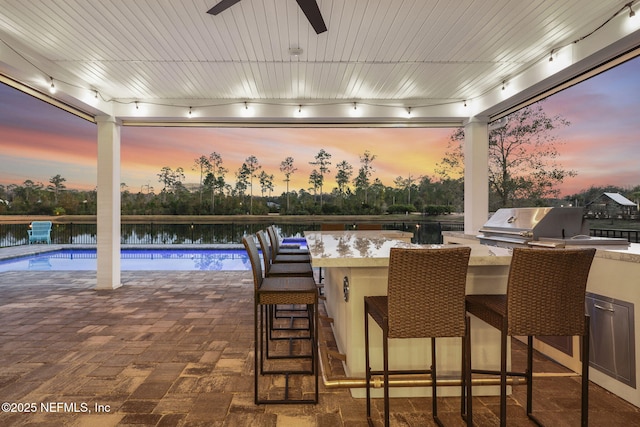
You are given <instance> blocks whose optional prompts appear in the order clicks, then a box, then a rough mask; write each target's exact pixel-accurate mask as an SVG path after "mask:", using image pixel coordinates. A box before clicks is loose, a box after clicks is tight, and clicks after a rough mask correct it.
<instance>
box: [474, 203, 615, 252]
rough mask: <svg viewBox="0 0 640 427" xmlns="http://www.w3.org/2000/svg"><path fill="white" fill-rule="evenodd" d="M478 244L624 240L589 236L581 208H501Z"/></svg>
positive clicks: (550, 244) (546, 244) (587, 243)
mask: <svg viewBox="0 0 640 427" xmlns="http://www.w3.org/2000/svg"><path fill="white" fill-rule="evenodd" d="M480 233H481V234H480V235H478V239H479V240H480V243H483V244H486V245H491V246H501V247H507V248H509V247H525V246H544V247H564V246H572V245H580V246H600V245H624V246H628V242H627V240H625V239H618V238H602V237H592V236H589V235H588V234H589V231H588V230H587V229H586V228H585V227H584V223H583V219H582V208H564V207H562V208H552V207H543V208H504V209H499V210H498V211H496V213H495V214H493V215H492V216H491V218H490V219H489V221H487V222H486V223H485V224H484V226H483V227H482V229H480Z"/></svg>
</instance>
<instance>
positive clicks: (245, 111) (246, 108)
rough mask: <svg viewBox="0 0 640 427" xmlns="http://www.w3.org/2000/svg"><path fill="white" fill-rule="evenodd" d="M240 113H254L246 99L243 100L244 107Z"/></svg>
mask: <svg viewBox="0 0 640 427" xmlns="http://www.w3.org/2000/svg"><path fill="white" fill-rule="evenodd" d="M240 114H241V115H243V116H244V117H251V116H253V115H254V114H255V112H254V111H253V106H251V105H249V103H248V102H247V101H244V108H243V109H242V112H241V113H240Z"/></svg>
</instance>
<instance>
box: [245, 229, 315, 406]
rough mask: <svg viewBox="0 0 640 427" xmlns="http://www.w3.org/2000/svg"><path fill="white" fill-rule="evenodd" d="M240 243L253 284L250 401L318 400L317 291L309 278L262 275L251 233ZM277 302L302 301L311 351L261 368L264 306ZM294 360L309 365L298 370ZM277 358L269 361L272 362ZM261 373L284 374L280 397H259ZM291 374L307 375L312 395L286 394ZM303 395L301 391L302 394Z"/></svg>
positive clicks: (265, 322) (265, 327)
mask: <svg viewBox="0 0 640 427" xmlns="http://www.w3.org/2000/svg"><path fill="white" fill-rule="evenodd" d="M242 243H243V245H244V247H245V249H246V250H247V253H248V254H249V259H250V261H251V270H252V272H253V283H254V334H255V336H254V339H255V352H254V400H255V403H256V404H272V403H275V404H278V403H312V404H315V403H318V292H317V290H316V285H315V282H314V280H313V278H311V277H263V274H262V265H261V263H260V255H259V253H258V247H257V245H256V242H255V238H254V236H245V237H243V238H242ZM278 304H295V305H299V304H303V305H306V306H307V307H308V310H309V312H310V315H309V322H310V331H311V333H310V336H308V337H307V338H308V339H309V343H310V348H311V351H310V353H309V354H301V355H288V356H282V357H279V358H276V359H287V360H284V361H280V362H286V363H284V367H283V368H279V369H277V368H272V367H270V369H266V368H265V359H266V355H265V341H266V340H268V339H269V338H268V330H269V318H268V316H265V309H267V308H269V307H272V306H275V305H278ZM295 359H307V360H309V362H307V363H310V367H309V368H308V369H307V368H306V367H304V366H302V367H299V369H296V368H294V367H291V362H292V361H293V360H295ZM276 362H278V361H275V362H274V361H271V362H270V363H271V364H273V363H276ZM265 375H280V376H284V379H285V386H284V397H283V398H281V399H273V398H272V399H269V398H261V397H260V387H259V383H260V381H259V380H260V378H261V377H263V376H265ZM292 375H311V376H312V378H313V383H314V389H313V397H312V398H304V397H303V398H300V399H292V398H291V396H290V393H289V379H290V377H291V376H292ZM303 396H304V393H303Z"/></svg>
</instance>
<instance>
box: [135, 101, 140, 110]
mask: <svg viewBox="0 0 640 427" xmlns="http://www.w3.org/2000/svg"><path fill="white" fill-rule="evenodd" d="M139 109H140V106H139V105H138V101H136V110H139Z"/></svg>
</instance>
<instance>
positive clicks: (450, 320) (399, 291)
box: [388, 247, 471, 338]
mask: <svg viewBox="0 0 640 427" xmlns="http://www.w3.org/2000/svg"><path fill="white" fill-rule="evenodd" d="M470 253H471V249H470V248H468V247H459V248H440V249H408V248H392V249H391V253H390V258H389V288H388V298H389V300H388V301H389V302H388V305H389V338H419V337H461V336H464V333H465V302H464V298H465V285H466V280H467V267H468V264H469V255H470Z"/></svg>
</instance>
